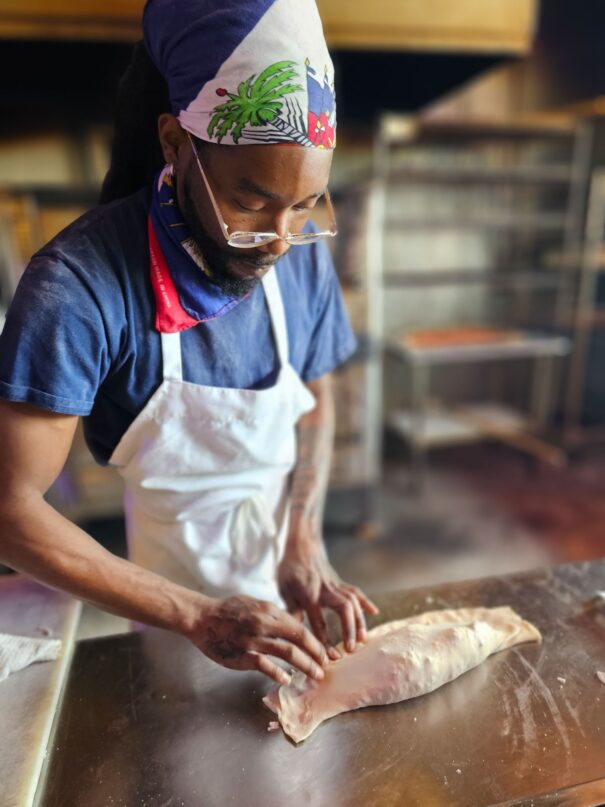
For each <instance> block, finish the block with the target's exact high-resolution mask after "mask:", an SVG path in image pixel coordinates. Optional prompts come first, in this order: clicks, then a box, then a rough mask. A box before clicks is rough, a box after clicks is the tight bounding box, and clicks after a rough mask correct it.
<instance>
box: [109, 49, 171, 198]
mask: <svg viewBox="0 0 605 807" xmlns="http://www.w3.org/2000/svg"><path fill="white" fill-rule="evenodd" d="M170 111H171V110H170V100H169V97H168V86H167V84H166V82H165V81H164V78H163V77H162V75H161V74H160V72H159V71H158V69H157V67H156V66H155V65H154V63H153V62H152V61H151V58H150V56H149V53H148V52H147V48H146V47H145V43H144V42H143V41H142V40H141V41H140V42H137V44H136V45H135V46H134V50H133V52H132V57H131V60H130V64H129V65H128V67H127V69H126V71H125V73H124V75H123V76H122V78H121V79H120V83H119V85H118V94H117V101H116V117H115V128H114V135H113V142H112V146H111V162H110V166H109V171H108V172H107V175H106V177H105V180H104V181H103V185H102V187H101V194H100V197H99V203H100V204H105V203H106V202H111V201H113V200H114V199H121V198H122V197H123V196H128V195H129V194H131V193H134V192H135V191H137V190H139V189H140V188H142V187H144V186H145V185H147V184H149V183H150V182H151V180H152V179H153V176H154V174H155V173H156V172H157V171H158V170H159V169H160V168H161V167H162V166H163V164H164V157H163V155H162V149H161V146H160V142H159V139H158V135H157V120H158V117H159V116H160V115H161V114H162V113H164V112H170Z"/></svg>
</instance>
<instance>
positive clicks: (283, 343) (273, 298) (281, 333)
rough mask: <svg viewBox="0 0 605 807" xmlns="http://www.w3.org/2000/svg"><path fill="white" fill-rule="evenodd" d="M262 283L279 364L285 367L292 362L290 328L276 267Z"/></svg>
mask: <svg viewBox="0 0 605 807" xmlns="http://www.w3.org/2000/svg"><path fill="white" fill-rule="evenodd" d="M261 282H262V284H263V288H264V290H265V297H266V299H267V306H268V307H269V314H270V315H271V325H272V327H273V336H274V337H275V342H276V345H277V354H278V356H279V363H280V366H281V367H285V366H286V365H287V364H288V362H289V361H290V357H289V346H288V328H287V326H286V312H285V310H284V303H283V300H282V296H281V292H280V290H279V282H278V280H277V271H276V269H275V267H272V268H271V269H269V271H268V272H267V274H266V275H265V276H264V277H263V279H262V281H261Z"/></svg>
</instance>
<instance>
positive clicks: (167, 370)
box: [160, 331, 183, 381]
mask: <svg viewBox="0 0 605 807" xmlns="http://www.w3.org/2000/svg"><path fill="white" fill-rule="evenodd" d="M160 336H161V338H162V371H163V376H164V381H182V380H183V360H182V358H181V338H180V334H179V333H178V331H177V333H161V334H160Z"/></svg>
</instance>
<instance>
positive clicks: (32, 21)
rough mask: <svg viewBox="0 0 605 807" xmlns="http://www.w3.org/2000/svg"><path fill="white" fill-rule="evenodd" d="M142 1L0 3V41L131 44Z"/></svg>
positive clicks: (137, 35)
mask: <svg viewBox="0 0 605 807" xmlns="http://www.w3.org/2000/svg"><path fill="white" fill-rule="evenodd" d="M144 5H145V0H87V2H82V0H0V37H1V38H2V39H51V40H52V39H67V40H101V41H109V42H112V41H115V42H123V41H127V42H128V41H134V40H136V39H139V38H140V37H141V17H142V13H143V7H144Z"/></svg>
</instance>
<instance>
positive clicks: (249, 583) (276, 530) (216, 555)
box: [109, 269, 315, 605]
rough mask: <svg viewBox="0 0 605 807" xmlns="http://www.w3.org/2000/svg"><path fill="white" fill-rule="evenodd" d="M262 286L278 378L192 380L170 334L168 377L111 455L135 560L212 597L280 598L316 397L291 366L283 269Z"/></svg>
mask: <svg viewBox="0 0 605 807" xmlns="http://www.w3.org/2000/svg"><path fill="white" fill-rule="evenodd" d="M262 284H263V287H264V291H265V297H266V300H267V305H268V308H269V313H270V317H271V324H272V330H273V335H274V338H275V342H276V347H277V353H278V357H279V364H280V369H279V373H278V377H277V381H276V383H275V385H274V386H273V387H270V388H268V389H261V390H247V389H229V388H222V387H204V386H201V385H199V384H192V383H189V382H187V381H183V373H182V361H181V344H180V336H179V334H178V333H174V334H172V333H171V334H165V333H163V334H161V339H162V359H163V382H162V384H161V385H160V386H159V387H158V389H157V390H156V391H155V393H154V394H153V396H152V397H151V399H150V400H149V402H148V403H147V405H146V406H145V407H144V409H143V410H142V411H141V412H140V413H139V415H138V416H137V417H136V418H135V420H134V421H133V423H132V424H131V425H130V427H129V428H128V430H127V431H126V433H125V434H124V435H123V437H122V439H121V440H120V442H119V443H118V445H117V447H116V449H115V451H114V452H113V454H112V455H111V458H110V460H109V462H110V464H111V465H114V466H116V467H117V468H118V470H119V472H120V474H121V475H122V476H123V477H124V480H125V483H126V495H125V511H126V531H127V537H128V551H129V557H130V559H131V560H132V561H134V562H135V563H137V564H139V565H140V566H143V567H145V568H147V569H150V570H151V571H154V572H157V573H158V574H161V575H163V576H164V577H167V578H168V579H170V580H173V581H174V582H176V583H179V584H181V585H184V586H187V587H188V588H193V589H197V590H199V591H203V592H204V593H206V594H208V595H210V596H217V597H226V596H231V595H234V594H247V595H249V596H251V597H257V598H259V599H264V600H270V601H272V602H274V603H276V604H278V605H283V603H282V601H281V599H280V597H279V592H278V589H277V583H276V569H277V565H278V563H279V561H280V560H281V557H282V555H283V551H284V547H285V542H286V536H287V531H288V493H289V490H288V483H289V475H290V472H291V470H292V468H293V467H294V463H295V460H296V423H297V422H298V420H299V418H300V417H301V415H303V414H304V413H305V412H309V411H310V410H311V409H313V407H314V406H315V399H314V397H313V395H312V394H311V393H310V392H309V390H308V389H307V388H306V387H305V385H304V384H303V382H302V381H301V379H300V377H299V376H298V374H297V373H296V371H295V370H294V368H293V367H292V366H291V364H290V362H289V358H288V333H287V330H286V320H285V313H284V307H283V302H282V299H281V294H280V291H279V286H278V282H277V275H276V273H275V269H270V270H269V272H268V273H267V274H266V275H265V277H264V278H263V280H262ZM234 361H237V357H236V356H234Z"/></svg>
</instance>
